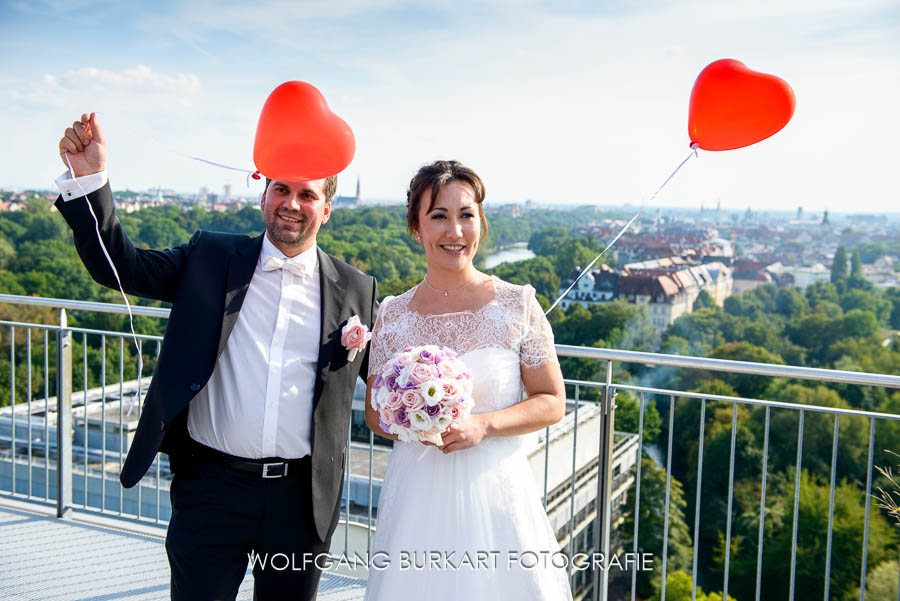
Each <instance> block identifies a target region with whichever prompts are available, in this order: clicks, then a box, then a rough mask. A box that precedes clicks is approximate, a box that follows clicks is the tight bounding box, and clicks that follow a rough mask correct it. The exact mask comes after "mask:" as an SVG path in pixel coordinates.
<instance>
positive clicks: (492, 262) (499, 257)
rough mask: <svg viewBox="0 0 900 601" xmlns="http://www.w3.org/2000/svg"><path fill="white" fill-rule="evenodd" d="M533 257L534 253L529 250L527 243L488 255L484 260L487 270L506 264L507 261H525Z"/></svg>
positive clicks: (520, 243) (514, 245) (517, 244)
mask: <svg viewBox="0 0 900 601" xmlns="http://www.w3.org/2000/svg"><path fill="white" fill-rule="evenodd" d="M533 256H534V253H533V252H531V251H530V250H528V245H527V243H526V242H519V243H516V244H513V245H510V246H507V247H506V248H504V249H503V250H500V251H497V252H495V253H492V254H490V255H488V256H487V258H486V259H485V260H484V267H485V269H490V268H491V267H496V266H497V265H499V264H500V263H506V262H507V261H524V260H525V259H530V258H532V257H533Z"/></svg>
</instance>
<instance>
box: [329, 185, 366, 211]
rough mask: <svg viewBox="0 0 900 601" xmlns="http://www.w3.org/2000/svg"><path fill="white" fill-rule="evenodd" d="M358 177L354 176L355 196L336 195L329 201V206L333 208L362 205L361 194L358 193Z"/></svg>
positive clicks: (350, 207)
mask: <svg viewBox="0 0 900 601" xmlns="http://www.w3.org/2000/svg"><path fill="white" fill-rule="evenodd" d="M359 190H360V184H359V177H357V178H356V196H336V197H335V198H334V200H333V201H332V202H331V206H332V207H334V208H335V209H353V208H356V207H361V206H362V196H361V195H360V192H359Z"/></svg>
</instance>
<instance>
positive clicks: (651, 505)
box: [622, 458, 692, 597]
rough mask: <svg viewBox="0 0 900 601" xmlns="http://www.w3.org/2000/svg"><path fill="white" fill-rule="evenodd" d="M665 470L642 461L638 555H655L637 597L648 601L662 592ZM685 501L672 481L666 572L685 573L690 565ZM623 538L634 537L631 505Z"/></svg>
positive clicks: (641, 577) (641, 578)
mask: <svg viewBox="0 0 900 601" xmlns="http://www.w3.org/2000/svg"><path fill="white" fill-rule="evenodd" d="M665 501H666V470H664V469H662V468H660V467H658V466H657V465H656V462H655V461H653V460H652V459H648V458H643V459H642V460H641V499H640V504H639V507H638V509H639V511H640V519H639V521H638V545H637V546H638V553H653V557H654V562H653V570H652V571H642V572H638V577H637V583H638V593H639V594H640V595H641V596H642V597H647V596H649V595H651V594H653V593H654V592H655V591H657V590H659V587H660V585H661V574H662V552H663V542H664V541H663V532H664V526H665V517H666V516H665V506H666V502H665ZM684 510H685V501H684V494H683V492H682V487H681V483H680V482H679V481H678V480H677V479H675V478H672V480H671V489H670V496H669V541H668V559H667V569H669V570H684V569H686V568H687V567H688V566H689V565H690V561H691V557H692V556H691V537H690V533H689V530H688V526H687V524H686V523H685V521H684ZM622 533H623V538H624V539H626V540H628V539H630V538H631V537H632V536H633V534H634V507H633V506H632V505H631V504H630V503H629V504H628V508H627V509H626V510H625V521H624V523H623V526H622Z"/></svg>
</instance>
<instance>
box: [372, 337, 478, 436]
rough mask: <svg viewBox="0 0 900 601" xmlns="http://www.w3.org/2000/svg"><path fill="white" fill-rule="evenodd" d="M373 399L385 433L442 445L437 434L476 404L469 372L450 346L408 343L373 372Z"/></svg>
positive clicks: (439, 434)
mask: <svg viewBox="0 0 900 601" xmlns="http://www.w3.org/2000/svg"><path fill="white" fill-rule="evenodd" d="M371 402H372V407H373V408H374V409H375V410H376V411H378V414H379V416H380V422H379V423H380V425H381V429H382V430H384V431H385V432H389V433H391V434H396V435H397V437H398V438H399V439H400V440H401V441H403V442H411V441H414V440H418V441H429V442H432V443H434V444H436V445H437V446H442V445H443V440H442V439H441V434H442V433H444V432H446V431H447V430H448V429H449V428H450V427H451V426H453V425H459V423H460V422H461V421H462V420H464V419H465V418H466V416H468V415H469V412H470V411H471V410H472V406H473V405H474V404H475V403H474V401H473V400H472V374H471V372H469V370H468V369H467V368H466V365H465V363H463V362H462V361H461V360H460V359H459V358H458V357H457V355H456V353H455V352H454V351H452V350H451V349H449V348H446V347H437V346H435V345H430V344H429V345H425V346H416V347H408V348H405V349H403V350H402V351H400V352H399V353H397V354H396V355H395V356H394V357H393V358H392V359H391V360H390V361H388V362H387V364H385V366H384V369H382V370H381V373H379V374H378V375H377V376H376V377H375V382H374V383H373V384H372V398H371Z"/></svg>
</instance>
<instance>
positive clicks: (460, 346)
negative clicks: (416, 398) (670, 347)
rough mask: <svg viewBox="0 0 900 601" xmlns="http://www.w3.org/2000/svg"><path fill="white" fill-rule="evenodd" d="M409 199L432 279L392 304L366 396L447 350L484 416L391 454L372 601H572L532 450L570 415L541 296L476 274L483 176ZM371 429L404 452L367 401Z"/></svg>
mask: <svg viewBox="0 0 900 601" xmlns="http://www.w3.org/2000/svg"><path fill="white" fill-rule="evenodd" d="M407 199H408V202H407V225H408V227H409V229H410V232H411V233H412V234H413V235H414V237H415V239H416V240H417V241H418V242H420V243H422V245H423V246H424V247H425V254H426V257H427V260H428V271H427V274H426V276H425V278H424V279H423V281H422V282H421V284H419V285H417V286H415V287H414V288H412V289H410V290H408V291H406V292H405V293H403V294H401V295H399V296H397V297H388V298H386V299H385V300H384V302H383V303H382V304H381V309H380V312H379V314H378V319H377V320H376V323H375V326H374V329H373V338H372V347H371V350H370V357H369V374H370V377H369V390H368V392H369V394H371V389H372V382H373V381H374V379H375V376H374V374H377V373H378V372H379V371H380V370H381V369H382V367H383V366H384V364H385V362H387V361H388V360H389V359H390V358H391V357H393V355H394V354H396V353H397V352H398V351H400V350H402V349H404V348H405V347H407V346H417V345H423V344H436V345H439V346H447V347H450V348H452V349H453V350H455V351H456V352H457V353H458V354H459V358H460V359H461V360H462V361H464V362H465V364H466V365H467V366H468V368H469V370H470V371H471V372H472V376H473V379H472V381H473V397H474V401H475V406H474V408H473V410H472V413H471V414H470V415H469V417H468V418H467V419H466V420H465V421H464V422H463V423H462V424H461V425H460V427H459V428H457V429H454V430H452V431H450V432H448V433H446V434H444V435H443V442H444V444H443V446H441V447H438V446H435V445H430V444H426V443H419V442H407V443H404V442H400V441H396V442H395V443H394V449H393V451H392V453H391V458H390V463H389V465H388V468H387V472H386V474H385V477H384V483H383V484H382V488H381V496H380V498H379V502H378V523H377V529H376V532H375V538H374V541H373V547H372V553H373V555H372V557H373V559H374V564H373V565H372V566H371V567H370V569H369V581H368V584H367V587H366V600H367V601H405V600H412V599H415V600H419V599H426V600H427V601H488V600H491V601H493V600H506V599H510V600H516V601H519V600H529V601H531V600H541V601H566V600H570V599H571V598H572V594H571V590H570V588H569V583H568V578H567V572H566V569H565V568H563V567H561V566H562V564H563V563H564V561H565V557H563V556H561V555H559V554H558V551H559V545H558V543H557V541H556V536H555V533H554V532H553V528H552V527H551V525H550V521H549V520H548V518H547V514H546V513H545V512H544V509H543V506H542V505H541V500H540V493H539V492H538V489H537V486H536V485H535V482H534V476H533V475H532V471H531V467H530V465H529V463H528V459H527V456H526V454H525V444H524V443H525V435H527V434H529V433H532V432H536V431H538V430H541V429H543V428H545V427H546V426H548V425H550V424H553V423H555V422H557V421H559V420H560V419H561V418H562V416H563V414H564V412H565V389H564V386H563V381H562V374H561V372H560V369H559V363H558V361H557V358H556V353H555V351H554V347H553V332H552V330H551V329H550V324H549V323H548V322H547V320H546V318H545V317H544V314H543V311H542V310H541V307H540V305H539V304H538V302H537V300H536V299H535V293H534V288H532V287H531V286H517V285H513V284H510V283H507V282H504V281H502V280H500V279H498V278H496V277H493V276H488V275H486V274H484V273H481V272H479V271H478V270H477V269H475V267H474V266H473V265H472V259H473V258H474V256H475V253H476V250H477V248H478V243H479V242H480V240H481V239H482V238H483V236H484V234H485V233H486V229H487V223H486V222H485V220H484V212H483V210H482V208H481V202H482V201H483V199H484V186H483V184H482V182H481V179H480V178H479V177H478V175H476V174H475V172H474V171H472V170H470V169H468V168H466V167H464V166H462V165H460V164H459V163H457V162H455V161H437V162H435V163H432V164H431V165H427V166H425V167H423V168H422V169H420V170H419V172H418V173H417V174H416V176H415V177H414V178H413V180H412V181H411V182H410V188H409V192H408V195H407ZM523 384H524V389H525V393H526V398H525V399H524V400H520V399H521V388H520V386H521V385H523ZM366 421H367V422H368V424H369V426H370V427H371V428H372V429H373V430H374V431H375V432H376V433H378V434H380V435H382V436H385V437H388V438H393V439H395V440H396V436H394V435H391V434H389V433H387V432H385V431H384V430H383V429H382V428H381V426H380V425H379V416H378V413H377V412H376V411H375V410H374V409H373V408H372V407H371V405H370V403H369V402H368V399H367V402H366ZM554 554H556V555H554Z"/></svg>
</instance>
